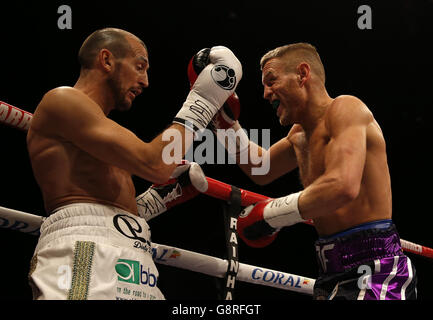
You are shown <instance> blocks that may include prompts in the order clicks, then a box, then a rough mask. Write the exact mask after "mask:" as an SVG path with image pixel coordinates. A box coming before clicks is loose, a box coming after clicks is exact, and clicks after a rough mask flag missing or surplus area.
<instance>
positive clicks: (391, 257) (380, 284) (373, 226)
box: [313, 220, 417, 300]
mask: <svg viewBox="0 0 433 320" xmlns="http://www.w3.org/2000/svg"><path fill="white" fill-rule="evenodd" d="M316 254H317V260H318V263H319V277H318V279H317V281H316V283H315V286H314V295H313V297H314V299H316V300H406V299H416V281H417V279H416V273H415V267H414V266H413V265H412V262H411V261H410V259H409V258H408V257H407V256H406V255H404V254H403V251H402V248H401V244H400V237H399V235H398V232H397V230H396V227H395V225H394V224H393V223H392V221H391V220H379V221H373V222H368V223H365V224H361V225H359V226H356V227H353V228H351V229H349V230H346V231H343V232H339V233H337V234H335V235H332V236H329V237H326V238H320V239H318V240H317V241H316Z"/></svg>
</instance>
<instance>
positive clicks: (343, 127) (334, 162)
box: [324, 104, 371, 194]
mask: <svg viewBox="0 0 433 320" xmlns="http://www.w3.org/2000/svg"><path fill="white" fill-rule="evenodd" d="M334 109H335V110H333V111H331V112H332V113H333V115H332V117H330V119H331V120H330V121H329V123H328V127H329V132H330V140H329V143H328V145H327V146H326V150H325V159H324V160H325V175H327V176H329V177H332V178H334V179H336V180H337V181H339V183H340V184H341V185H342V186H343V188H344V189H345V190H347V191H348V192H349V193H353V194H357V192H358V191H359V187H360V184H361V179H362V174H363V171H364V165H365V159H366V153H367V145H366V144H367V136H366V135H367V125H368V123H369V121H370V120H371V114H369V113H368V112H366V110H365V109H364V108H363V107H360V106H358V105H356V104H354V105H351V104H346V105H344V106H340V107H336V108H334Z"/></svg>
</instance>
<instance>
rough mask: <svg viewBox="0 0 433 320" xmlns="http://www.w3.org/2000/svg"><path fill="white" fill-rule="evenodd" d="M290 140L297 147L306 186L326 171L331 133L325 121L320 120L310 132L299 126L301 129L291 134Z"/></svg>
mask: <svg viewBox="0 0 433 320" xmlns="http://www.w3.org/2000/svg"><path fill="white" fill-rule="evenodd" d="M290 141H291V142H292V143H293V146H294V149H295V153H296V158H297V161H298V167H299V174H300V178H301V182H302V185H303V186H304V188H306V187H307V186H309V185H310V184H311V183H313V182H314V180H316V179H317V178H318V177H319V176H320V175H322V174H323V172H324V171H325V153H326V146H327V145H328V143H329V134H328V132H327V130H326V127H325V125H324V121H321V122H319V124H318V125H317V126H316V128H315V129H314V130H313V131H312V132H311V133H309V134H307V133H306V132H305V131H304V130H303V129H302V127H300V126H299V129H298V130H296V132H295V133H294V134H292V135H291V137H290Z"/></svg>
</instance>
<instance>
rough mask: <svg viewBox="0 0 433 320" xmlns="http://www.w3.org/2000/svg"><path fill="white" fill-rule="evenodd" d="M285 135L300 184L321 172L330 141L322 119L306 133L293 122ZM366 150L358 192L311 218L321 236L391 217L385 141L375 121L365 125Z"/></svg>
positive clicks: (306, 184) (310, 182)
mask: <svg viewBox="0 0 433 320" xmlns="http://www.w3.org/2000/svg"><path fill="white" fill-rule="evenodd" d="M294 126H296V127H294V128H293V129H292V130H291V134H290V136H289V139H290V141H291V142H292V144H293V146H294V149H295V154H296V158H297V161H298V167H299V174H300V178H301V182H302V184H303V186H304V188H307V187H308V186H309V185H311V184H312V183H313V182H314V181H315V180H316V179H317V178H318V177H320V176H321V175H322V174H323V173H324V172H325V162H324V157H325V151H326V147H327V145H328V142H329V141H330V136H329V133H328V130H327V128H326V126H325V123H324V120H323V119H322V120H320V121H319V123H318V125H317V126H316V128H315V129H314V130H313V132H312V133H311V135H310V136H307V135H306V133H305V131H304V130H303V129H302V127H301V126H300V125H299V124H295V125H294ZM366 136H367V137H366V139H367V152H366V159H365V165H364V171H363V175H362V180H361V187H360V192H359V195H358V196H357V198H355V200H354V201H352V202H350V203H349V204H348V205H346V206H343V207H340V208H339V209H337V210H336V211H335V212H331V213H329V214H326V215H324V216H321V217H318V218H316V219H314V225H315V227H316V230H317V232H318V233H319V235H321V236H326V235H332V234H334V233H337V232H340V231H343V230H346V229H348V228H351V227H353V226H356V225H359V224H361V223H365V222H369V221H375V220H381V219H391V214H392V204H391V203H392V201H391V185H390V176H389V170H388V164H387V158H386V147H385V141H384V138H383V135H382V131H381V129H380V127H379V125H378V124H377V122H376V121H372V122H371V123H370V124H369V125H368V127H367V135H366Z"/></svg>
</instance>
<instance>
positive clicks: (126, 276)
mask: <svg viewBox="0 0 433 320" xmlns="http://www.w3.org/2000/svg"><path fill="white" fill-rule="evenodd" d="M115 269H116V272H117V280H118V281H122V282H127V283H135V284H143V285H148V286H149V287H154V286H156V281H157V276H156V275H155V274H154V273H152V272H151V271H150V269H149V267H148V268H147V270H144V269H143V265H142V264H140V262H139V261H136V260H127V259H119V260H117V264H116V267H115Z"/></svg>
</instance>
